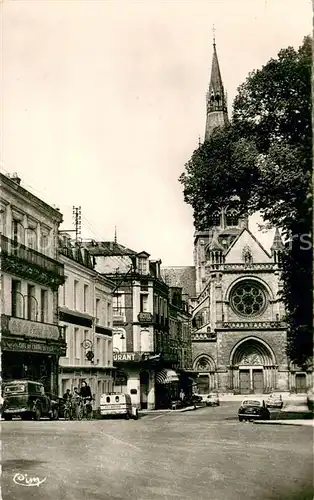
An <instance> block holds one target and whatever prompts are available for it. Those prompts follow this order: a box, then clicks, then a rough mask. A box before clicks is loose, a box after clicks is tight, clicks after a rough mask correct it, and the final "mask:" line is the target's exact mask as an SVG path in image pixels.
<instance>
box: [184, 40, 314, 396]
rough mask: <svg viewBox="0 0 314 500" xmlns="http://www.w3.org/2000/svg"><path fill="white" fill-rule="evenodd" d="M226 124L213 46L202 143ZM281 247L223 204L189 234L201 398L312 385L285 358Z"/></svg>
mask: <svg viewBox="0 0 314 500" xmlns="http://www.w3.org/2000/svg"><path fill="white" fill-rule="evenodd" d="M227 121H228V115H227V106H226V97H225V92H224V87H223V83H222V79H221V74H220V69H219V63H218V57H217V51H216V45H215V43H214V54H213V62H212V72H211V79H210V85H209V91H208V94H207V118H206V130H205V141H206V140H208V139H209V138H210V135H211V133H212V131H213V129H214V128H215V127H217V126H223V125H224V124H226V123H227ZM283 248H284V245H283V242H282V240H281V237H280V234H279V231H278V230H276V232H275V236H274V241H273V244H272V247H271V250H270V252H268V251H267V250H266V249H265V248H263V246H262V245H261V243H260V242H259V241H258V240H257V239H256V238H255V236H254V235H253V234H252V233H251V232H250V230H249V227H248V219H247V218H245V217H244V218H240V217H238V216H237V213H236V212H235V211H234V210H232V209H231V208H228V207H225V208H223V209H222V211H221V214H220V217H217V218H213V220H212V225H211V227H209V228H208V229H206V231H198V232H196V233H195V238H194V265H195V274H196V298H195V299H194V311H193V334H192V341H193V344H192V347H193V369H194V370H195V371H196V372H198V379H197V380H198V391H199V392H200V393H208V392H210V391H212V390H218V391H219V392H222V393H233V394H253V393H256V394H265V393H269V392H272V391H280V392H285V391H289V392H305V391H306V388H307V387H309V386H311V383H312V368H311V366H310V365H309V366H306V367H298V366H295V365H294V364H293V363H291V362H290V361H289V359H288V358H287V354H286V343H287V333H286V324H285V323H284V315H285V310H284V305H283V303H282V302H281V301H280V290H281V287H282V282H281V252H282V250H283Z"/></svg>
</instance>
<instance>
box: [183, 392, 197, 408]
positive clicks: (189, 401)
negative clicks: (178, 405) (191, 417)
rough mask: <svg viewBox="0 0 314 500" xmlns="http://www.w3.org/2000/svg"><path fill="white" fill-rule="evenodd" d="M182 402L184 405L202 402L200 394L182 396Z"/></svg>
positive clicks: (194, 404)
mask: <svg viewBox="0 0 314 500" xmlns="http://www.w3.org/2000/svg"><path fill="white" fill-rule="evenodd" d="M183 402H184V404H185V406H196V405H199V404H201V402H202V396H200V395H199V394H192V395H191V396H187V397H186V398H184V401H183Z"/></svg>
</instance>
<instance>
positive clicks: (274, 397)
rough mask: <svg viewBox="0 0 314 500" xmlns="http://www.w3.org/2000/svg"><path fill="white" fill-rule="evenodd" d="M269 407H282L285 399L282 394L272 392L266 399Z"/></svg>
mask: <svg viewBox="0 0 314 500" xmlns="http://www.w3.org/2000/svg"><path fill="white" fill-rule="evenodd" d="M266 407H267V408H282V407H283V400H282V397H281V394H274V393H273V394H270V395H269V397H268V399H267V400H266Z"/></svg>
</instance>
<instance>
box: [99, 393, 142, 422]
mask: <svg viewBox="0 0 314 500" xmlns="http://www.w3.org/2000/svg"><path fill="white" fill-rule="evenodd" d="M100 415H101V416H102V417H107V416H116V415H120V416H124V418H126V419H127V420H129V418H134V419H137V418H138V412H137V409H136V408H133V407H132V401H131V396H130V394H124V393H122V392H108V393H106V394H102V395H101V396H100Z"/></svg>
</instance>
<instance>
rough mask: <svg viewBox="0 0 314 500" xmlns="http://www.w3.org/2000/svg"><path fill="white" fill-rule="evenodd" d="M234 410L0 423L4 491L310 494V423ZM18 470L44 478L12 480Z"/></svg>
mask: <svg viewBox="0 0 314 500" xmlns="http://www.w3.org/2000/svg"><path fill="white" fill-rule="evenodd" d="M236 411H237V403H223V404H222V405H221V406H220V407H219V408H202V409H200V410H197V411H195V412H194V411H193V412H186V413H179V414H167V413H163V414H150V415H148V416H145V417H143V418H141V419H140V420H138V421H132V420H130V421H125V420H106V421H92V422H86V421H82V422H64V421H59V422H50V421H41V422H23V421H18V420H16V421H12V422H3V423H2V467H3V472H2V481H1V483H2V498H3V500H17V499H19V500H20V499H23V500H24V499H25V500H42V499H45V500H52V499H53V500H63V499H64V500H122V499H130V498H132V499H135V500H157V499H160V500H168V499H169V500H171V499H178V500H192V499H198V500H203V499H204V500H209V499H210V500H229V499H230V500H243V499H245V500H251V499H252V500H253V499H254V500H272V499H277V500H297V499H298V500H301V499H302V500H313V488H312V470H313V456H312V445H313V432H312V428H306V427H293V428H291V427H289V426H266V425H265V426H262V425H260V426H259V425H255V424H251V423H246V424H245V423H239V422H238V421H237V419H236V418H235V415H236ZM17 473H20V474H24V476H25V474H27V479H29V478H31V477H38V478H39V479H40V480H44V479H45V478H46V479H45V481H44V482H43V483H42V484H41V485H40V486H38V487H37V486H34V487H27V486H23V485H17V484H15V483H14V481H13V477H14V475H15V474H17ZM22 482H23V481H22Z"/></svg>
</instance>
